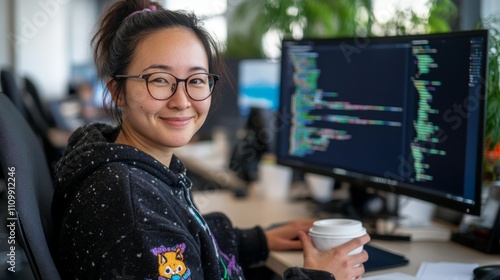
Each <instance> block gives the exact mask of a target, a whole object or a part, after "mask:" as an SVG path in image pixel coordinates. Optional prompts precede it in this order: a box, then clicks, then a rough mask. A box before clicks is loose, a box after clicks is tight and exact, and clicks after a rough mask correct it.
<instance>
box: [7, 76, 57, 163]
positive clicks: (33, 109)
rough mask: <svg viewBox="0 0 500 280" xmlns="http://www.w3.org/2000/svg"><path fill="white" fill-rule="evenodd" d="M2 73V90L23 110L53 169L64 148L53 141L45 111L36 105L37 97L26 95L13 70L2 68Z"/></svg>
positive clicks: (23, 114) (20, 110) (22, 112)
mask: <svg viewBox="0 0 500 280" xmlns="http://www.w3.org/2000/svg"><path fill="white" fill-rule="evenodd" d="M0 75H1V80H2V90H3V91H4V93H5V94H6V95H7V96H8V97H9V99H10V100H11V101H12V103H14V105H15V107H16V108H17V109H18V110H19V112H21V114H22V116H23V117H24V119H25V120H26V121H27V122H28V124H29V126H30V127H31V128H32V129H33V131H34V132H35V134H36V135H37V136H38V138H39V139H40V141H41V142H42V145H43V150H44V152H45V155H46V158H47V161H48V163H49V167H50V168H51V171H52V165H53V164H54V163H55V162H57V160H59V158H60V157H61V156H62V153H63V149H62V148H61V147H57V146H56V145H55V144H54V143H52V141H51V139H50V135H49V133H50V129H51V126H50V124H49V123H47V121H46V120H45V117H44V115H43V113H42V112H41V111H40V110H39V108H38V106H37V105H36V97H35V98H33V97H32V95H31V94H26V95H25V94H24V93H23V91H21V90H20V88H19V87H18V85H17V83H16V78H15V75H14V74H13V73H12V72H11V71H9V70H7V69H2V71H1V73H0Z"/></svg>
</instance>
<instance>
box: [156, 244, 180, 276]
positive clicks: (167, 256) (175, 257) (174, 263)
mask: <svg viewBox="0 0 500 280" xmlns="http://www.w3.org/2000/svg"><path fill="white" fill-rule="evenodd" d="M185 273H186V265H185V264H184V256H183V255H182V253H181V249H180V248H177V249H176V250H175V252H165V253H161V254H158V274H159V275H160V276H161V277H164V278H167V279H179V276H183V275H184V274H185ZM175 276H177V277H175Z"/></svg>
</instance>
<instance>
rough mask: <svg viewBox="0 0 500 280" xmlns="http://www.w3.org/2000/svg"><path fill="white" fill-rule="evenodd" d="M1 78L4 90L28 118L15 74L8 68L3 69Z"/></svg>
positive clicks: (0, 73) (0, 74)
mask: <svg viewBox="0 0 500 280" xmlns="http://www.w3.org/2000/svg"><path fill="white" fill-rule="evenodd" d="M0 80H1V84H2V85H1V86H2V91H3V92H4V93H5V94H6V95H7V96H8V97H9V99H10V100H11V101H12V103H14V105H15V106H16V108H17V109H18V110H19V112H21V114H22V116H23V117H25V118H28V115H27V112H26V107H25V105H24V101H23V96H22V94H21V91H20V90H19V87H18V86H17V83H16V78H15V75H14V74H13V73H12V72H11V71H9V70H7V69H2V70H1V71H0Z"/></svg>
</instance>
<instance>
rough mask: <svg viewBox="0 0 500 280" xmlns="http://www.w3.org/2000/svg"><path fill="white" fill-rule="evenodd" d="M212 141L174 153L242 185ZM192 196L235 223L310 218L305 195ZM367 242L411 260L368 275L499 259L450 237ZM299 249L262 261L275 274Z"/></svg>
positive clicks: (298, 262) (294, 262)
mask: <svg viewBox="0 0 500 280" xmlns="http://www.w3.org/2000/svg"><path fill="white" fill-rule="evenodd" d="M214 151H215V149H214V148H213V147H212V145H211V143H210V142H204V143H198V144H190V145H187V146H185V147H183V148H180V149H178V150H177V151H176V155H177V156H179V158H180V159H181V160H182V161H183V162H184V163H185V164H186V166H187V168H188V169H191V170H193V171H195V172H197V173H199V174H200V175H203V176H204V177H205V178H207V179H211V180H214V181H215V182H217V183H219V184H220V185H222V186H228V188H232V187H238V186H241V184H242V182H241V181H240V180H239V179H237V178H234V176H233V175H232V174H231V172H229V171H227V170H226V169H225V168H224V165H225V163H226V160H225V159H221V158H220V157H219V156H218V155H217V154H216V153H215V152H214ZM194 199H195V202H196V204H197V205H198V207H199V209H200V211H201V212H202V213H209V212H214V211H218V212H223V213H225V214H226V215H227V216H228V217H229V218H230V219H231V221H232V222H233V224H234V226H236V227H242V228H243V227H252V226H255V225H261V226H263V227H267V226H269V225H271V224H273V223H279V222H285V221H289V220H292V219H299V218H310V217H312V215H313V212H312V211H310V209H311V208H310V206H311V205H310V204H309V202H307V201H298V202H297V201H294V202H290V201H287V200H271V199H266V198H264V197H262V196H259V195H257V194H256V192H255V190H254V189H252V188H251V189H250V191H249V193H248V197H246V198H243V199H238V198H235V197H234V193H233V192H230V191H224V190H215V191H203V192H201V191H200V192H195V193H194ZM371 244H373V245H375V246H378V247H381V248H383V249H386V250H389V251H392V252H395V253H398V254H401V255H405V256H406V257H407V258H408V259H409V260H410V263H409V264H408V265H406V266H402V267H397V268H393V269H384V270H379V271H373V272H369V273H367V274H366V275H367V276H370V275H377V274H385V273H389V272H395V271H398V272H403V273H406V274H410V275H416V274H417V271H418V268H419V267H420V264H421V263H422V262H424V261H426V262H441V261H445V262H465V263H478V264H480V265H486V264H495V263H496V264H498V263H500V256H499V255H487V254H484V253H481V252H479V251H476V250H474V249H471V248H468V247H465V246H462V245H460V244H456V243H454V242H431V241H415V242H395V241H379V240H374V241H372V242H371ZM302 261H303V259H302V253H300V252H271V253H270V255H269V258H268V260H267V263H266V265H267V266H268V267H269V268H270V269H272V270H273V271H274V272H275V273H276V274H278V275H282V273H283V271H284V270H285V269H286V268H288V267H291V266H302Z"/></svg>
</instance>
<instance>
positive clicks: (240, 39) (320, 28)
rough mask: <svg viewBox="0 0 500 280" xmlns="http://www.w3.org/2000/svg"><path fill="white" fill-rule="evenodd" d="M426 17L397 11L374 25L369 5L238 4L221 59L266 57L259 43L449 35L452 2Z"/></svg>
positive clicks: (279, 0) (261, 0)
mask: <svg viewBox="0 0 500 280" xmlns="http://www.w3.org/2000/svg"><path fill="white" fill-rule="evenodd" d="M427 7H428V8H429V13H428V14H426V15H418V14H416V13H415V12H413V11H411V10H406V9H401V10H397V11H396V12H395V13H394V15H393V17H392V18H391V19H390V20H388V21H387V22H379V21H377V19H376V17H375V15H374V13H373V5H372V0H335V1H332V0H241V1H240V2H239V4H238V5H237V6H236V7H235V8H234V11H233V12H232V14H230V16H229V17H228V26H229V28H228V41H227V46H226V47H227V49H226V54H227V55H228V56H231V57H265V56H266V55H265V53H264V51H263V38H264V37H265V35H266V34H268V33H270V32H274V33H276V34H278V35H279V37H280V38H283V37H294V38H297V37H308V38H321V37H352V36H374V35H378V36H381V35H396V34H410V33H423V32H444V31H449V30H450V29H451V28H450V24H449V23H450V22H451V21H452V20H453V19H454V18H455V17H456V15H457V8H456V6H455V4H454V3H453V1H452V0H428V2H427Z"/></svg>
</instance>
